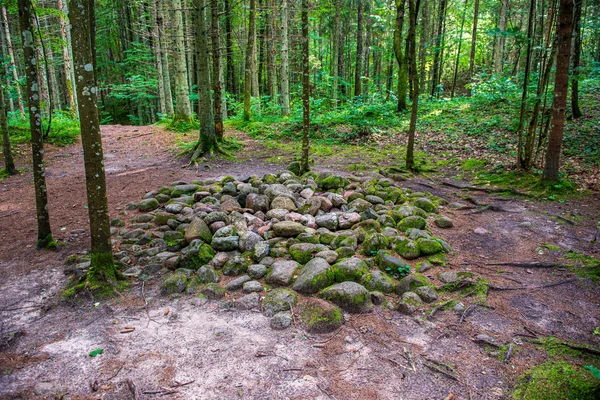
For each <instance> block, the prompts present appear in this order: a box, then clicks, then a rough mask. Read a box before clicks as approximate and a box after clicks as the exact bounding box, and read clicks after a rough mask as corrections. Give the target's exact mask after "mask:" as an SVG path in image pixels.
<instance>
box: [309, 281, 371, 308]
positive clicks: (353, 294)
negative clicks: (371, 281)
mask: <svg viewBox="0 0 600 400" xmlns="http://www.w3.org/2000/svg"><path fill="white" fill-rule="evenodd" d="M319 296H320V297H321V298H323V299H325V300H329V301H331V302H332V303H334V304H337V305H338V306H340V307H341V308H343V309H344V310H346V311H348V312H352V313H359V312H363V311H367V310H369V309H370V308H371V306H372V303H371V298H370V296H369V291H368V290H367V289H365V287H364V286H362V285H360V284H358V283H356V282H342V283H338V284H336V285H333V286H330V287H328V288H326V289H323V290H322V291H321V292H320V293H319Z"/></svg>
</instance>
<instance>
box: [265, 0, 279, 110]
mask: <svg viewBox="0 0 600 400" xmlns="http://www.w3.org/2000/svg"><path fill="white" fill-rule="evenodd" d="M266 9H267V10H266V12H265V25H266V26H265V35H266V53H267V54H266V58H267V94H268V95H269V100H270V101H271V102H274V101H275V95H276V90H275V88H276V87H277V85H276V84H275V77H274V72H275V43H274V39H275V35H273V8H272V7H271V1H270V0H266Z"/></svg>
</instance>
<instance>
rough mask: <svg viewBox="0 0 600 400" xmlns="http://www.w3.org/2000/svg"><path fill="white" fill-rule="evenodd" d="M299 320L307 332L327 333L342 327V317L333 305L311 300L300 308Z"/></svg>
mask: <svg viewBox="0 0 600 400" xmlns="http://www.w3.org/2000/svg"><path fill="white" fill-rule="evenodd" d="M300 320H301V321H302V324H303V325H304V326H305V327H306V330H307V331H308V332H311V333H327V332H332V331H334V330H335V329H337V328H338V327H340V326H341V325H342V323H343V315H342V312H341V310H340V309H339V308H338V307H336V306H334V305H333V304H329V303H327V302H325V301H320V300H317V299H312V300H310V302H308V303H306V304H305V305H304V306H303V307H302V310H301V312H300Z"/></svg>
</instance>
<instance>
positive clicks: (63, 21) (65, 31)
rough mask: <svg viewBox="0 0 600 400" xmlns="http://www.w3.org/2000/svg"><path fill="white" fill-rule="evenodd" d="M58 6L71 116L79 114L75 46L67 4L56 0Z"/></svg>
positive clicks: (66, 98) (67, 101)
mask: <svg viewBox="0 0 600 400" xmlns="http://www.w3.org/2000/svg"><path fill="white" fill-rule="evenodd" d="M56 5H57V7H58V9H59V10H60V11H61V15H59V22H60V38H61V40H62V42H63V43H62V57H63V68H64V73H65V91H64V93H65V100H66V103H67V107H69V108H70V110H71V114H73V115H76V114H77V99H76V98H75V88H74V82H75V74H74V73H73V64H72V60H73V46H72V45H71V26H70V24H69V21H68V19H67V15H68V13H69V12H68V9H67V4H66V3H65V2H64V1H63V0H56Z"/></svg>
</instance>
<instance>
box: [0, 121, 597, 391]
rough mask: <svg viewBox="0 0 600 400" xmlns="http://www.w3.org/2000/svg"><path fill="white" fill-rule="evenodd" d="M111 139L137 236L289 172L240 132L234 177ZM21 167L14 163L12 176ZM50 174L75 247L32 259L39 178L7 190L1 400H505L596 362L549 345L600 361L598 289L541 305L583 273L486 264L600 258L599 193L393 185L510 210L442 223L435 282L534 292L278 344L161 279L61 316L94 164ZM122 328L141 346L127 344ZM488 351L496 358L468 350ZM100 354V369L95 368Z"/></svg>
mask: <svg viewBox="0 0 600 400" xmlns="http://www.w3.org/2000/svg"><path fill="white" fill-rule="evenodd" d="M102 135H103V139H104V151H105V159H106V160H105V165H106V172H107V182H108V194H109V208H110V212H111V216H112V217H117V216H119V217H120V218H123V219H126V220H128V219H130V218H132V217H133V216H134V215H135V214H136V212H130V211H126V206H127V203H128V202H130V201H137V200H139V199H140V198H141V197H142V196H143V195H144V194H145V193H146V192H149V191H151V190H156V189H157V188H158V187H160V186H162V185H166V184H168V183H170V182H173V181H178V180H182V181H193V180H197V179H207V178H209V177H219V176H224V175H233V176H242V175H243V176H248V175H262V174H264V173H267V172H276V171H277V170H280V169H283V168H285V164H278V163H277V162H274V161H273V160H277V157H278V154H277V151H278V150H277V149H273V148H269V147H265V143H263V142H260V141H256V140H253V139H250V138H248V137H247V136H246V135H245V134H242V133H240V132H229V135H232V136H234V137H236V138H237V139H238V140H239V141H241V142H243V143H244V145H245V147H244V148H243V149H242V150H241V151H240V153H239V155H240V157H239V159H238V160H236V161H230V160H215V161H214V162H211V163H210V165H199V166H193V167H185V168H182V166H184V165H185V160H183V159H180V158H177V157H176V152H174V151H173V147H174V146H176V140H177V139H176V137H175V136H174V135H171V134H167V133H165V131H163V129H162V128H159V127H128V126H103V127H102ZM189 138H190V139H193V135H190V136H189ZM27 153H28V152H27V151H24V150H23V151H21V152H20V154H22V155H23V156H24V157H25V158H20V159H18V160H17V162H18V164H19V165H18V166H20V167H24V166H25V164H26V160H27V158H26V157H27ZM281 156H282V159H285V158H286V157H287V156H289V154H288V155H286V154H281ZM46 159H47V162H48V164H47V175H46V179H47V184H48V194H49V196H48V197H49V209H50V215H51V223H52V226H53V229H54V235H55V239H57V240H59V241H63V242H65V243H66V245H65V246H64V247H61V248H60V249H59V250H58V251H36V250H35V241H36V220H35V206H34V203H33V198H34V189H33V182H32V176H31V173H30V172H26V173H22V174H20V175H18V176H15V177H10V178H7V179H5V180H4V181H2V182H1V183H0V227H1V229H0V334H1V336H0V340H1V342H0V398H7V399H13V398H14V399H21V398H27V399H29V398H36V399H37V398H50V399H57V398H68V399H96V398H104V399H125V398H133V397H132V394H131V393H132V389H131V387H132V386H135V387H136V388H137V390H138V391H139V394H140V396H139V398H141V399H153V398H159V397H164V396H165V395H168V398H170V399H188V398H203V399H204V398H206V399H223V398H229V399H234V398H241V399H259V398H260V399H306V398H311V399H445V398H448V399H449V398H451V397H447V396H449V394H450V393H452V394H453V395H454V398H455V399H467V398H469V399H504V398H510V397H511V394H512V392H513V390H514V388H515V387H516V385H518V384H522V385H525V386H527V385H528V384H529V383H530V382H532V378H529V380H527V375H524V374H525V373H526V371H527V370H529V369H530V368H532V367H534V366H536V365H540V364H542V363H545V362H548V361H553V360H554V361H555V360H557V358H556V357H559V358H560V359H567V361H568V362H569V363H571V364H574V365H579V366H582V365H588V364H587V362H588V360H589V359H588V358H586V357H587V356H586V355H585V354H582V353H579V352H575V351H571V352H568V351H566V350H565V349H566V348H565V349H563V350H565V351H562V350H561V351H560V352H557V351H556V348H557V347H556V346H549V345H548V344H549V343H554V340H563V341H570V342H577V343H580V344H586V345H588V346H593V347H596V348H597V347H600V335H598V334H597V332H598V327H599V326H600V304H599V303H600V286H598V285H597V284H595V283H593V282H592V281H591V280H590V279H588V278H581V279H577V280H570V281H568V282H566V283H564V284H560V285H557V286H552V287H544V288H539V289H532V288H531V286H534V285H542V284H547V283H552V282H559V281H561V280H564V279H567V278H572V277H575V276H576V274H575V272H577V271H575V270H573V269H571V268H550V269H537V268H522V267H510V266H502V267H500V266H491V265H488V264H490V263H502V262H519V261H552V262H565V263H567V262H569V261H568V260H565V259H564V256H565V255H567V256H568V255H573V254H585V255H587V256H592V257H595V258H598V257H599V255H600V245H599V244H598V240H597V239H598V236H599V232H600V231H599V229H598V228H597V226H598V223H599V221H600V215H599V210H600V197H599V196H598V194H597V193H595V194H592V195H590V196H586V197H583V198H576V199H572V200H567V201H564V202H548V201H544V202H540V201H534V200H532V199H528V198H521V197H519V198H505V197H499V196H497V195H494V194H489V193H486V192H482V191H467V190H461V189H457V188H453V187H449V186H445V185H442V184H440V181H443V180H444V179H448V177H445V176H443V174H437V175H435V176H428V177H423V176H421V177H416V178H414V179H411V180H408V181H404V182H400V184H401V185H404V186H406V187H409V188H411V189H413V190H418V191H429V192H432V193H433V194H435V195H436V196H439V197H442V198H445V199H447V200H448V201H450V202H452V201H461V202H465V201H466V200H465V198H464V196H465V195H466V196H469V197H471V198H472V199H474V200H475V201H478V202H480V203H483V204H492V205H497V206H499V207H501V208H502V209H504V210H506V211H505V212H494V211H491V210H487V211H484V212H481V213H473V212H472V210H470V211H469V210H464V211H449V210H444V211H443V213H444V214H446V215H448V216H450V217H451V218H452V220H453V221H454V225H455V228H454V229H451V230H444V231H441V230H438V231H436V232H434V233H435V235H436V236H439V237H441V238H443V239H444V240H446V241H448V242H449V243H450V245H451V246H452V247H453V248H454V250H455V251H456V254H455V255H454V256H452V257H451V258H450V262H449V263H448V265H446V266H445V267H440V268H435V269H434V270H430V271H428V273H430V274H435V273H437V272H440V271H442V270H443V271H449V270H455V271H473V272H477V273H479V274H481V275H482V276H483V277H485V278H486V279H487V280H488V281H489V282H490V283H491V284H493V285H495V286H498V287H500V286H501V287H509V286H510V287H515V286H522V287H523V288H522V289H517V290H490V291H489V293H488V298H487V303H486V304H487V306H486V307H469V308H467V311H466V312H464V313H456V312H454V311H440V312H438V313H437V314H436V315H435V317H434V318H432V319H427V318H425V316H423V315H418V316H412V317H411V316H405V315H401V314H399V313H398V312H395V311H391V310H384V309H379V308H376V309H375V312H372V313H369V314H353V315H350V317H349V320H348V321H347V323H346V324H345V325H344V326H343V327H342V328H341V329H340V330H339V331H336V332H335V333H333V334H328V335H309V334H306V333H305V332H304V331H302V330H300V329H297V328H295V327H292V328H289V329H287V330H284V331H274V330H272V329H271V328H270V327H269V319H268V318H266V317H263V316H262V314H260V313H258V312H251V311H238V310H236V311H231V310H223V309H219V307H218V304H217V303H216V302H205V301H204V300H201V299H198V298H192V297H179V298H167V297H164V296H161V295H160V293H159V288H160V283H161V280H160V279H152V280H150V281H147V282H145V283H142V282H141V281H139V282H138V281H136V282H134V283H132V285H131V289H130V290H129V291H127V292H126V293H124V294H123V295H122V296H120V297H117V298H115V299H112V300H109V301H95V300H90V301H88V302H83V301H80V302H78V303H73V302H69V301H65V300H62V298H61V297H60V291H61V290H62V289H63V288H64V286H65V284H66V283H67V280H68V278H67V277H66V276H65V274H64V271H65V269H66V268H68V267H67V266H66V263H65V260H66V257H67V256H68V255H70V254H74V253H78V252H85V251H86V249H88V246H89V229H88V221H87V210H86V208H85V205H86V197H85V180H84V172H83V155H82V151H81V147H80V145H79V144H75V145H71V146H67V147H62V148H51V149H49V150H48V151H47V152H46ZM240 160H241V161H240ZM394 161H395V160H394V159H389V160H388V161H387V163H388V164H390V165H393V164H394ZM355 162H356V160H353V159H351V158H349V157H340V156H335V155H333V156H329V157H322V158H318V157H315V165H314V168H315V169H316V170H317V171H336V172H339V173H347V171H348V169H347V167H348V165H350V164H352V163H355ZM453 182H454V181H453ZM459 183H460V182H459ZM463 183H465V184H466V182H463ZM425 275H427V273H426V274H425ZM464 301H465V305H467V306H469V305H470V303H469V301H470V300H469V299H468V298H467V299H466V300H464ZM126 326H131V327H133V328H135V330H133V331H132V332H129V333H121V331H122V330H123V328H124V327H126ZM125 331H129V329H126V330H125ZM595 331H596V333H594V332H595ZM478 334H487V335H489V336H491V337H493V338H495V340H496V341H497V342H498V343H499V344H500V346H501V348H500V349H494V348H493V347H490V346H489V345H487V344H482V343H481V342H479V341H476V340H474V338H475V336H476V335H478ZM548 337H552V338H557V339H548ZM540 343H541V344H540ZM544 343H545V344H544ZM95 349H103V351H104V352H103V354H101V355H98V356H96V357H93V358H92V357H89V356H88V353H89V352H90V351H92V350H95ZM508 349H510V350H509V352H510V357H509V358H508V359H507V360H506V362H505V359H506V358H507V357H506V353H507V350H508ZM584 353H585V352H584ZM596 361H597V359H595V360H594V361H593V362H594V363H597V362H596ZM448 367H450V368H448ZM596 367H600V365H596ZM440 371H441V372H440ZM523 376H524V377H525V378H522V377H523ZM519 377H521V378H519ZM523 379H524V380H525V382H523ZM128 382H129V383H128ZM557 398H559V397H557Z"/></svg>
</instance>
